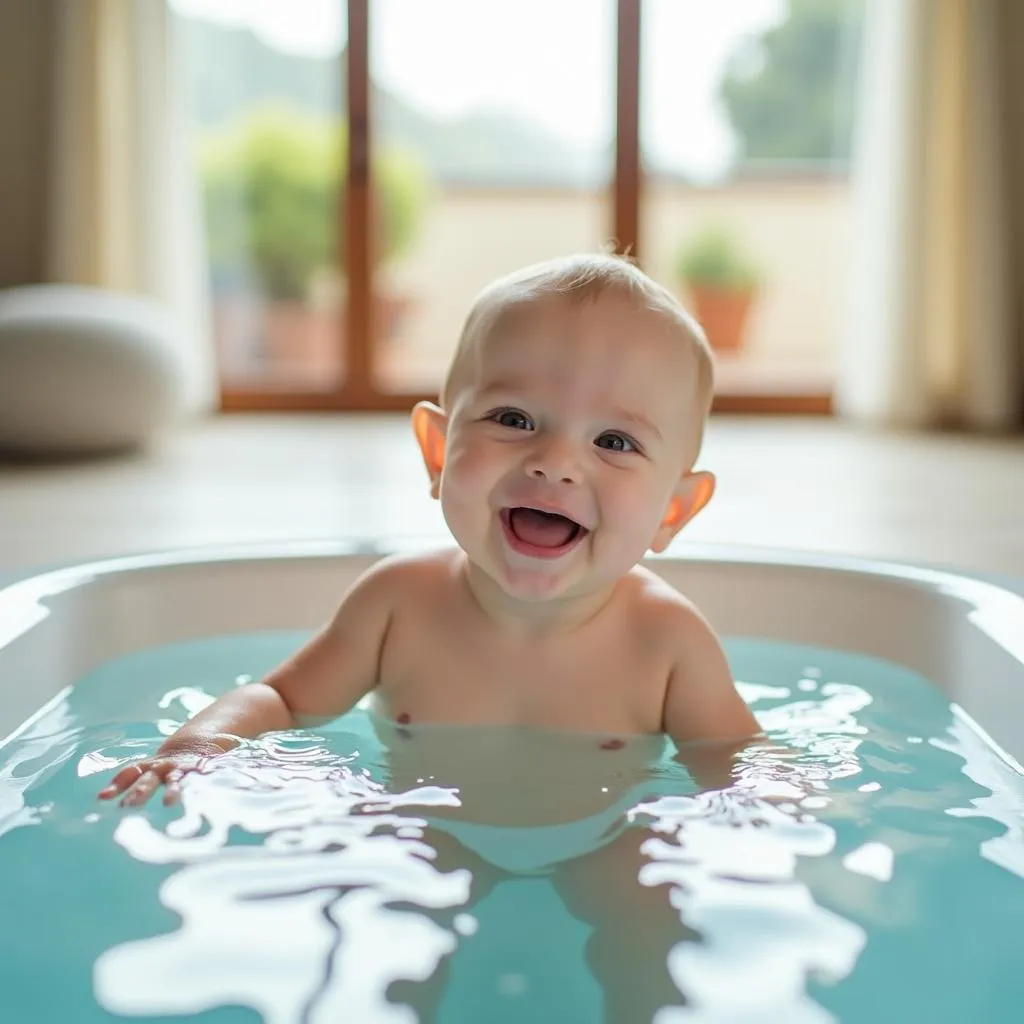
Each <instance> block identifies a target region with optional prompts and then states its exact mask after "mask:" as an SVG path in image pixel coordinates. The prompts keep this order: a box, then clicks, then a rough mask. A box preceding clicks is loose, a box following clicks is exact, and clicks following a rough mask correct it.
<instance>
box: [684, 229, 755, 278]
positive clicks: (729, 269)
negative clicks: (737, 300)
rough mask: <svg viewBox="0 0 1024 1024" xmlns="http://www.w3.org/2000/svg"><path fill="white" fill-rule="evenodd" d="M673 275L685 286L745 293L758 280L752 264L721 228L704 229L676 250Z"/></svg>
mask: <svg viewBox="0 0 1024 1024" xmlns="http://www.w3.org/2000/svg"><path fill="white" fill-rule="evenodd" d="M676 273H677V274H678V275H679V277H680V278H681V279H682V280H683V281H686V282H687V283H688V284H697V285H705V286H708V287H711V288H720V289H722V290H725V291H746V290H747V289H749V288H753V287H755V286H756V285H757V283H758V281H759V280H760V274H759V273H758V272H757V269H756V268H755V267H754V265H753V263H752V262H751V261H750V260H749V259H748V258H747V257H746V256H745V255H744V254H743V252H742V251H741V250H740V248H739V246H738V244H737V243H736V240H735V239H734V238H733V236H732V235H731V234H730V233H729V232H728V231H727V230H726V229H725V228H722V227H707V228H704V229H703V230H702V231H700V232H699V233H698V234H696V235H694V236H693V237H692V238H691V239H690V240H689V241H687V242H686V243H685V244H684V245H683V247H682V248H681V249H680V250H679V254H678V256H677V258H676Z"/></svg>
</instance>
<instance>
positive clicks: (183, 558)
mask: <svg viewBox="0 0 1024 1024" xmlns="http://www.w3.org/2000/svg"><path fill="white" fill-rule="evenodd" d="M452 543H453V542H451V541H449V540H446V539H444V538H437V537H430V538H427V537H396V538H390V539H381V538H369V537H364V538H360V537H352V538H340V539H337V540H313V541H275V542H271V543H267V542H262V543H245V544H217V545H197V546H189V547H181V548H168V549H166V550H160V551H153V552H144V553H140V554H133V555H119V556H115V557H112V558H102V559H95V560H92V561H88V562H82V563H77V564H74V565H69V566H64V567H61V568H57V569H47V570H45V571H43V572H41V573H37V574H34V575H31V576H28V577H26V578H24V579H20V580H16V581H15V582H13V583H10V584H8V585H7V586H5V587H0V648H2V647H4V646H5V645H6V644H7V643H9V642H11V641H13V640H15V639H16V638H17V637H18V636H20V635H21V633H22V632H24V631H25V630H26V629H28V628H31V626H32V625H34V624H35V623H36V622H38V621H39V619H40V618H41V617H42V616H45V615H46V614H47V612H46V609H45V608H44V607H42V605H41V602H42V601H44V600H45V599H46V598H48V597H55V596H57V595H59V594H61V593H64V592H66V591H68V590H73V589H75V588H76V587H81V586H84V585H86V584H88V583H90V582H93V581H95V580H96V579H97V578H98V577H101V576H110V575H115V574H127V573H135V572H140V573H141V572H145V571H147V570H153V569H166V568H173V567H175V566H200V565H209V566H210V567H211V568H212V567H213V566H216V565H224V564H233V563H235V564H237V563H239V562H252V561H257V562H273V561H276V560H281V561H287V560H290V559H296V558H298V559H318V558H325V559H326V558H338V557H344V556H350V557H351V556H357V557H372V558H384V557H387V556H389V555H392V554H401V553H410V554H412V553H415V552H417V551H428V550H431V549H436V548H442V547H450V546H452ZM646 561H648V562H650V563H655V564H656V563H657V562H671V563H677V564H683V565H685V564H686V563H688V562H711V563H714V562H722V563H723V564H736V563H738V564H742V565H747V566H758V565H763V566H765V567H766V568H767V567H783V568H793V569H801V570H810V571H825V572H835V573H841V574H843V575H846V576H848V577H851V578H852V577H874V578H879V577H880V578H883V579H888V580H891V581H899V582H901V583H905V584H910V585H912V586H918V587H921V588H922V589H927V590H932V591H938V592H940V593H942V594H943V595H945V596H948V597H951V598H953V599H955V600H960V601H963V602H964V603H966V604H969V605H971V606H973V609H974V611H973V612H972V613H971V614H972V616H976V615H979V614H980V615H981V618H980V620H979V619H976V620H975V621H977V622H978V624H979V626H981V628H983V629H984V630H985V632H987V633H989V635H990V636H992V637H993V639H995V640H996V641H997V642H998V643H1000V646H1002V647H1003V648H1004V649H1006V650H1007V651H1009V652H1010V653H1011V654H1013V656H1014V657H1015V658H1016V659H1017V660H1018V661H1020V662H1021V663H1022V664H1024V597H1022V596H1021V595H1020V594H1016V593H1014V592H1013V591H1011V590H1007V589H1006V588H1005V587H1001V586H998V585H997V584H995V583H989V582H988V581H986V580H981V579H977V578H976V577H973V576H967V575H961V574H960V573H957V572H953V571H949V570H945V569H933V568H927V567H922V566H915V565H911V564H909V563H903V562H896V561H889V560H883V559H871V558H858V557H853V556H847V555H832V554H821V553H818V552H811V551H803V550H799V549H788V548H763V547H755V546H746V545H740V544H687V545H684V546H681V547H680V548H679V549H678V550H675V551H670V552H667V553H665V554H661V555H651V556H650V557H649V558H648V559H646ZM1017 616H1020V618H1019V620H1018V621H1014V622H1013V623H1012V624H1011V627H1012V626H1016V627H1017V629H1018V630H1019V632H1018V633H1017V634H1016V635H1014V636H1009V635H1006V636H1005V638H1004V636H1003V634H1004V633H1007V632H1012V628H1011V630H1010V631H1005V630H1003V629H1000V628H999V625H998V623H999V620H1001V619H1003V618H1010V617H1012V618H1013V619H1015V620H1016V619H1017ZM28 619H31V620H32V621H31V622H29V621H27V620H28ZM19 622H20V623H21V624H22V625H21V628H18V627H19ZM991 625H995V626H996V628H997V630H998V632H997V633H993V632H992V629H991V628H989V627H990V626H991ZM1004 640H1005V642H1004Z"/></svg>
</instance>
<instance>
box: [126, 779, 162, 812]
mask: <svg viewBox="0 0 1024 1024" xmlns="http://www.w3.org/2000/svg"><path fill="white" fill-rule="evenodd" d="M159 785H160V776H159V775H158V774H157V773H156V772H153V771H149V772H143V774H142V776H141V777H140V778H139V780H138V782H136V783H135V785H134V786H132V787H131V789H129V790H128V792H127V793H125V795H124V796H123V797H122V798H121V806H122V807H138V806H140V805H141V804H144V803H145V802H146V801H147V800H148V799H149V798H150V797H151V796H152V795H153V793H154V791H155V790H156V789H157V787H158V786H159Z"/></svg>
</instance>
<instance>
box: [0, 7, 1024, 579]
mask: <svg viewBox="0 0 1024 1024" xmlns="http://www.w3.org/2000/svg"><path fill="white" fill-rule="evenodd" d="M0 65H2V66H3V68H4V79H5V88H4V90H3V93H2V94H0V150H2V154H0V224H2V225H3V230H2V232H0V449H2V450H3V452H4V456H3V461H2V462H0V573H4V572H6V573H8V574H9V575H10V574H14V573H19V572H20V573H24V572H26V571H28V569H29V568H31V567H39V566H43V565H53V564H61V563H65V562H68V561H74V560H80V559H84V558H92V557H99V556H106V555H115V554H121V553H125V552H133V551H143V550H154V549H162V548H168V547H174V546H178V545H192V544H207V543H222V542H243V541H257V540H304V539H316V538H327V537H332V538H333V537H339V536H361V537H364V536H374V537H385V538H387V537H391V538H396V537H412V536H424V537H440V536H442V535H443V534H444V524H443V521H442V519H441V517H440V512H439V510H438V508H437V507H436V505H434V504H433V503H432V502H431V501H430V500H429V496H428V495H427V490H426V484H425V477H424V474H423V472H422V469H421V468H420V467H419V466H418V464H417V458H418V457H417V454H416V452H415V450H414V447H413V443H412V439H411V435H410V434H409V431H408V427H407V419H406V415H405V414H406V413H407V410H408V409H409V408H411V406H412V404H413V403H414V402H415V401H416V400H418V399H420V398H427V397H430V398H432V397H434V396H435V395H436V390H437V387H438V385H439V383H440V380H441V377H442V375H443V372H444V369H445V366H446V362H447V359H448V356H449V354H450V352H451V351H452V348H453V347H454V343H455V339H456V337H457V333H458V330H459V327H460V324H461V320H462V318H463V316H464V315H465V312H466V310H467V308H468V305H469V304H470V302H471V301H472V298H473V296H474V295H475V293H476V292H477V290H478V289H479V288H480V287H481V286H483V285H484V284H485V283H486V282H487V281H488V280H490V279H491V278H493V277H494V276H495V275H497V274H499V273H502V272H505V271H508V270H511V269H514V268H515V267H518V266H520V265H522V264H525V263H528V262H532V261H534V260H539V259H543V258H546V257H549V256H553V255H558V254H560V253H565V252H571V251H577V250H593V249H595V248H599V247H615V248H617V249H618V250H619V251H627V252H630V253H632V254H633V255H634V256H635V257H636V258H637V260H638V261H639V262H640V264H641V265H642V266H643V267H644V268H645V269H646V270H647V271H648V272H649V273H651V274H652V275H653V276H654V277H656V278H657V279H658V280H660V281H661V282H662V283H663V284H665V285H666V286H667V287H669V288H671V289H672V290H674V291H675V292H677V294H678V295H679V296H680V298H681V299H683V301H684V302H685V303H687V305H688V306H689V307H690V308H691V309H692V310H693V311H694V312H695V314H696V315H697V316H698V318H699V319H701V321H702V322H703V323H704V325H705V328H706V330H707V332H708V334H709V337H710V340H711V342H712V344H713V346H714V348H715V352H716V360H717V364H718V374H717V391H716V399H715V414H714V417H713V422H712V426H711V429H710V431H709V435H708V441H707V445H706V448H705V451H704V454H703V456H702V459H701V462H702V464H703V465H704V466H706V467H707V468H710V469H712V470H713V471H715V472H716V473H717V475H718V477H719V485H720V486H719V493H718V496H717V498H716V500H715V502H713V503H712V505H711V506H710V507H709V509H708V510H707V511H706V512H704V513H703V514H702V516H701V517H699V519H698V520H697V521H695V522H694V524H693V525H692V527H690V528H689V529H688V531H687V532H686V534H685V535H684V536H683V537H681V538H680V540H679V541H678V542H677V543H678V544H679V545H680V546H681V547H685V546H686V544H688V543H692V542H714V543H726V544H752V545H759V546H781V547H788V548H800V549H804V550H814V551H824V552H834V553H842V554H849V555H854V556H860V557H880V558H887V559H898V560H906V561H915V562H924V563H930V564H936V565H946V566H956V567H961V568H964V569H967V570H973V571H975V572H978V573H986V574H990V575H992V574H995V575H1000V576H1024V440H1022V437H1021V429H1022V426H1024V414H1022V410H1024V322H1022V308H1021V305H1020V302H1019V299H1018V295H1019V293H1020V285H1021V284H1022V283H1024V251H1022V241H1021V239H1022V238H1024V234H1022V231H1021V230H1020V229H1021V228H1022V227H1024V5H1022V4H1020V3H1019V2H1017V0H728V2H726V3H721V4H717V5H711V4H704V3H697V2H694V0H514V2H512V0H509V2H501V0H492V2H488V3H480V2H477V0H347V2H346V0H288V2H282V0H3V2H2V3H0Z"/></svg>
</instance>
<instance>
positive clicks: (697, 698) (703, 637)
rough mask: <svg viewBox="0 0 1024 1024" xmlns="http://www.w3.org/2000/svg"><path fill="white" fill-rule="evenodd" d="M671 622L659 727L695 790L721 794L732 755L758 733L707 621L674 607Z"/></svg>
mask: <svg viewBox="0 0 1024 1024" xmlns="http://www.w3.org/2000/svg"><path fill="white" fill-rule="evenodd" d="M673 618H674V619H675V622H674V623H673V628H672V636H673V640H672V643H673V646H674V651H675V655H674V659H673V666H672V670H671V673H670V675H669V680H668V687H667V689H666V692H665V704H664V710H663V712H662V716H663V717H662V727H663V728H664V730H665V732H666V733H668V735H669V736H670V737H671V738H672V740H673V741H674V742H675V743H676V745H677V746H678V747H679V760H680V761H681V762H682V763H683V764H684V765H685V766H686V768H687V769H688V771H689V772H690V774H691V775H692V776H693V778H694V780H695V781H696V782H697V783H698V785H700V786H701V787H703V788H708V789H720V788H722V787H724V786H727V785H729V784H730V782H731V781H732V768H733V757H734V755H735V754H736V753H737V752H738V751H740V750H743V749H744V748H745V747H746V746H748V745H749V744H750V742H751V741H752V740H753V739H754V738H755V737H759V736H761V735H762V733H761V727H760V725H758V722H757V719H756V718H755V717H754V715H753V712H751V710H750V708H749V707H747V704H746V702H745V701H744V700H743V698H742V697H741V696H740V695H739V692H738V691H737V689H736V684H735V683H734V682H733V678H732V672H731V671H730V670H729V663H728V661H727V660H726V657H725V652H724V651H723V650H722V645H721V644H720V643H719V641H718V637H717V636H716V635H715V632H714V630H713V629H712V628H711V626H710V625H709V624H708V622H707V620H706V619H705V618H704V617H703V616H702V615H701V614H700V613H699V612H698V611H697V610H696V609H694V608H693V607H691V606H688V605H681V606H679V608H678V611H677V612H676V614H675V615H674V616H673Z"/></svg>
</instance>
